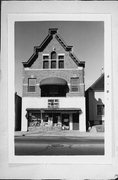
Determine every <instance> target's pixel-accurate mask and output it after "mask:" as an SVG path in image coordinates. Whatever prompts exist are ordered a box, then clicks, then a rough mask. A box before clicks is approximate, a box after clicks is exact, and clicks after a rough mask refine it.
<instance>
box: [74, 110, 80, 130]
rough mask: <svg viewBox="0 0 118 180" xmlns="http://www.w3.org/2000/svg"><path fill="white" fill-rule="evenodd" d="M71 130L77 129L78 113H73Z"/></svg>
mask: <svg viewBox="0 0 118 180" xmlns="http://www.w3.org/2000/svg"><path fill="white" fill-rule="evenodd" d="M73 130H79V113H74V114H73Z"/></svg>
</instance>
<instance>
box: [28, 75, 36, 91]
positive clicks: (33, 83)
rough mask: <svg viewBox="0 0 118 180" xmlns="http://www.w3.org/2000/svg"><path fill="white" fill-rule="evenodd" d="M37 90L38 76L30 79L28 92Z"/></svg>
mask: <svg viewBox="0 0 118 180" xmlns="http://www.w3.org/2000/svg"><path fill="white" fill-rule="evenodd" d="M35 91H36V78H29V79H28V92H35Z"/></svg>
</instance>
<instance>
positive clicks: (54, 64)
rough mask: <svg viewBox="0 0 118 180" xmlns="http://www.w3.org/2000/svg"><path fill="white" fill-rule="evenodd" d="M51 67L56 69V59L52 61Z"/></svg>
mask: <svg viewBox="0 0 118 180" xmlns="http://www.w3.org/2000/svg"><path fill="white" fill-rule="evenodd" d="M51 68H52V69H55V68H56V61H51Z"/></svg>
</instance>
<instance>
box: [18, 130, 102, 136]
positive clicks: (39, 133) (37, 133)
mask: <svg viewBox="0 0 118 180" xmlns="http://www.w3.org/2000/svg"><path fill="white" fill-rule="evenodd" d="M15 136H73V137H96V138H97V137H104V133H102V132H79V131H78V130H74V131H69V130H61V131H41V130H40V131H39V130H37V131H28V132H23V131H16V132H15Z"/></svg>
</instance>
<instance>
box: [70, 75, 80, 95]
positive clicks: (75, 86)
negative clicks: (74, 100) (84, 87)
mask: <svg viewBox="0 0 118 180" xmlns="http://www.w3.org/2000/svg"><path fill="white" fill-rule="evenodd" d="M73 79H78V83H77V84H76V83H72V82H71V80H73ZM72 88H77V91H73V90H72ZM70 92H71V93H78V92H79V77H78V76H77V77H71V78H70Z"/></svg>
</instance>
